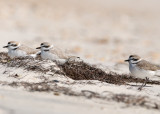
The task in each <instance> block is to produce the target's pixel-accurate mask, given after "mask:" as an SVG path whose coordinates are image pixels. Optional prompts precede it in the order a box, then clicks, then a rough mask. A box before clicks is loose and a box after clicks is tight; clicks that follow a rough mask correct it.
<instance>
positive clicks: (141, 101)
mask: <svg viewBox="0 0 160 114" xmlns="http://www.w3.org/2000/svg"><path fill="white" fill-rule="evenodd" d="M0 84H1V85H8V86H12V87H24V88H25V89H27V90H28V91H31V92H35V91H38V92H53V93H54V95H60V94H65V95H68V96H76V97H85V98H88V99H93V98H94V99H99V100H103V102H105V101H106V102H108V101H114V102H121V103H124V104H125V105H126V107H131V106H139V107H143V108H147V109H157V110H160V103H159V101H156V100H153V99H150V98H149V97H146V96H135V95H127V94H114V93H109V94H110V95H103V94H100V93H97V92H93V91H89V90H82V91H81V92H76V91H73V90H71V89H69V88H66V87H59V86H57V85H56V83H53V82H52V83H51V82H41V83H27V82H12V83H8V82H2V81H0Z"/></svg>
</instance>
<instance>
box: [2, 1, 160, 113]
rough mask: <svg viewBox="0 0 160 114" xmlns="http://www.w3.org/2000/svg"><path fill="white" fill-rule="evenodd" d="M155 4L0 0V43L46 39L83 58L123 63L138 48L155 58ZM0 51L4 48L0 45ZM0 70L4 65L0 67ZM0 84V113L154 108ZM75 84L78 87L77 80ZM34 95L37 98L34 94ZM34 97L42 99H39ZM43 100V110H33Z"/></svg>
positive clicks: (159, 38)
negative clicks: (59, 94)
mask: <svg viewBox="0 0 160 114" xmlns="http://www.w3.org/2000/svg"><path fill="white" fill-rule="evenodd" d="M159 4H160V1H159V0H0V41H1V42H0V47H2V46H4V45H6V43H7V42H8V41H10V40H16V41H20V42H22V43H24V44H26V45H29V46H30V47H33V48H36V47H37V46H39V44H40V43H41V42H43V41H48V42H51V43H53V44H54V45H56V46H58V47H61V48H62V49H66V50H70V52H71V53H73V54H75V55H77V56H80V57H82V58H85V59H86V60H88V61H91V62H100V63H101V64H104V65H113V64H116V63H122V62H123V60H124V59H126V58H128V56H129V55H130V54H138V55H140V56H142V57H143V58H145V59H147V60H150V61H152V62H154V63H157V64H160V46H159V42H160V14H159V11H160V7H159ZM0 51H6V50H4V49H2V48H0ZM120 67H121V66H120ZM124 69H125V70H124V71H123V72H125V73H128V69H127V67H124ZM1 70H2V71H4V68H1ZM10 70H11V71H12V70H13V71H15V70H14V69H10ZM19 72H21V71H19ZM120 72H121V71H120ZM21 73H22V72H21ZM27 75H29V74H27ZM2 76H5V75H2ZM29 76H31V74H30V75H29ZM31 77H32V76H31ZM1 80H7V81H8V82H10V81H13V79H11V78H9V79H8V78H7V77H6V76H5V77H1ZM31 80H32V78H31ZM25 81H28V79H26V80H25ZM32 81H34V80H32ZM112 86H113V85H112ZM112 86H111V87H112ZM101 87H102V86H101V85H99V86H98V87H97V89H99V90H106V89H107V87H106V86H104V87H102V88H101ZM111 87H110V86H109V85H108V91H112V90H114V91H113V92H117V90H119V86H116V87H115V88H116V89H113V88H111ZM0 88H1V89H0V94H1V95H0V100H1V101H3V102H0V113H3V114H5V113H12V111H13V112H14V113H16V114H22V112H23V113H26V114H28V113H31V112H32V111H33V112H34V113H39V114H40V112H41V111H44V113H45V112H46V113H53V112H54V111H55V112H54V113H55V114H57V113H62V114H66V113H69V114H71V113H73V114H74V112H75V111H76V112H79V110H80V109H81V108H82V109H83V110H82V111H83V112H84V113H92V114H93V113H106V112H110V113H117V112H118V113H120V114H121V113H126V112H129V113H134V114H135V113H144V111H145V113H148V114H149V113H151V112H152V113H153V112H154V113H159V112H158V111H156V110H147V109H143V108H137V109H136V111H135V112H134V111H133V110H135V107H134V108H127V109H125V110H124V109H123V108H122V107H123V106H122V105H119V104H115V105H112V106H111V105H102V104H100V103H99V104H97V103H96V102H93V101H90V100H89V101H86V99H82V100H79V99H77V98H68V96H60V97H58V98H57V97H55V96H53V95H52V94H46V93H41V94H39V93H29V92H26V91H23V90H16V89H13V88H4V87H0ZM73 88H74V87H73ZM75 88H81V85H80V86H78V87H77V86H76V87H75ZM91 88H92V87H88V86H86V87H84V89H91ZM121 88H123V89H122V90H123V91H120V92H122V93H123V92H124V93H132V92H133V93H134V92H135V93H134V94H137V93H138V92H137V90H136V89H133V90H129V91H128V89H127V87H123V86H122V87H121ZM12 89H13V90H12ZM158 91H160V90H159V87H157V86H156V87H155V88H154V89H153V90H152V88H149V89H147V90H145V91H144V92H142V93H140V94H142V95H144V94H147V95H148V96H150V97H153V98H154V97H155V96H158V94H160V93H159V92H158ZM37 96H38V97H39V99H38V100H39V101H38V100H36V99H37ZM44 97H45V98H44ZM66 98H67V100H66ZM26 99H29V100H26ZM156 99H159V97H156ZM51 101H52V102H51ZM16 102H18V103H16ZM26 102H27V103H26ZM39 102H42V105H40V104H39ZM70 102H71V103H70ZM15 103H16V104H17V105H15ZM59 103H60V104H61V105H59ZM30 104H32V105H33V107H34V108H33V109H32V106H31V107H29V109H28V112H27V110H26V109H25V107H28V106H30ZM84 104H86V106H84ZM113 104H114V103H113ZM13 105H14V106H13ZM12 106H13V107H12ZM44 106H46V108H45V110H42V109H40V110H39V111H38V109H39V108H41V107H44ZM52 106H53V107H54V108H53V107H52ZM67 106H68V107H67ZM72 106H73V107H72ZM62 107H63V108H62ZM108 107H109V108H108ZM19 108H20V110H19ZM52 109H53V110H52ZM115 109H116V110H115ZM1 110H2V111H1ZM77 110H78V111H77ZM66 111H68V112H66ZM33 112H32V113H33ZM42 113H43V112H42ZM79 113H81V112H79Z"/></svg>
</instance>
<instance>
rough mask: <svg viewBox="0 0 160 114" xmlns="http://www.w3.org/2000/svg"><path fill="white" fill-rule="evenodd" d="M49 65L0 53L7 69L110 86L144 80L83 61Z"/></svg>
mask: <svg viewBox="0 0 160 114" xmlns="http://www.w3.org/2000/svg"><path fill="white" fill-rule="evenodd" d="M45 62H46V64H50V63H51V62H52V61H43V62H42V60H40V59H33V58H29V57H23V58H15V59H10V58H9V57H8V56H7V54H6V53H3V52H2V53H0V63H1V64H5V65H7V66H8V67H23V68H24V69H25V70H28V71H36V72H42V73H46V72H49V71H50V72H55V73H57V74H63V75H65V76H67V77H69V78H72V79H74V80H99V81H102V82H107V83H111V84H118V85H124V84H128V83H130V82H136V83H144V82H145V79H139V78H134V77H132V76H130V75H127V74H123V75H119V74H117V73H114V72H111V73H106V72H105V71H103V70H101V69H100V68H97V67H96V66H95V65H90V64H88V63H85V62H83V61H74V60H72V61H67V62H66V63H65V64H63V65H59V64H57V65H52V64H51V65H49V67H44V66H43V64H44V63H45ZM55 67H59V68H60V70H56V71H55V69H54V68H55ZM147 83H148V84H157V85H160V82H159V81H152V80H150V81H148V82H147Z"/></svg>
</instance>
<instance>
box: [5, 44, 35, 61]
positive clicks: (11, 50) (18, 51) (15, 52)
mask: <svg viewBox="0 0 160 114" xmlns="http://www.w3.org/2000/svg"><path fill="white" fill-rule="evenodd" d="M3 48H7V49H8V56H9V57H10V58H14V57H25V56H31V57H34V58H35V57H36V54H37V53H38V52H37V51H36V50H34V49H32V48H30V47H27V46H25V45H22V44H21V43H19V42H16V41H10V42H8V44H7V46H4V47H3Z"/></svg>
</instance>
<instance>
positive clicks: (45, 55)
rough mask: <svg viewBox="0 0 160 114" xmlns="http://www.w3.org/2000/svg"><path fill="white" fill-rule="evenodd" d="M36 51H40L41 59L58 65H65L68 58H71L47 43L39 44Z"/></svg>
mask: <svg viewBox="0 0 160 114" xmlns="http://www.w3.org/2000/svg"><path fill="white" fill-rule="evenodd" d="M36 49H40V50H41V54H40V55H41V58H42V59H49V60H54V61H56V62H58V63H59V64H63V63H65V62H66V61H67V60H68V58H70V57H71V56H68V55H67V54H66V53H64V52H63V51H62V50H61V49H59V48H56V47H54V46H53V45H51V44H50V43H48V42H43V43H41V45H40V47H37V48H36Z"/></svg>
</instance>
